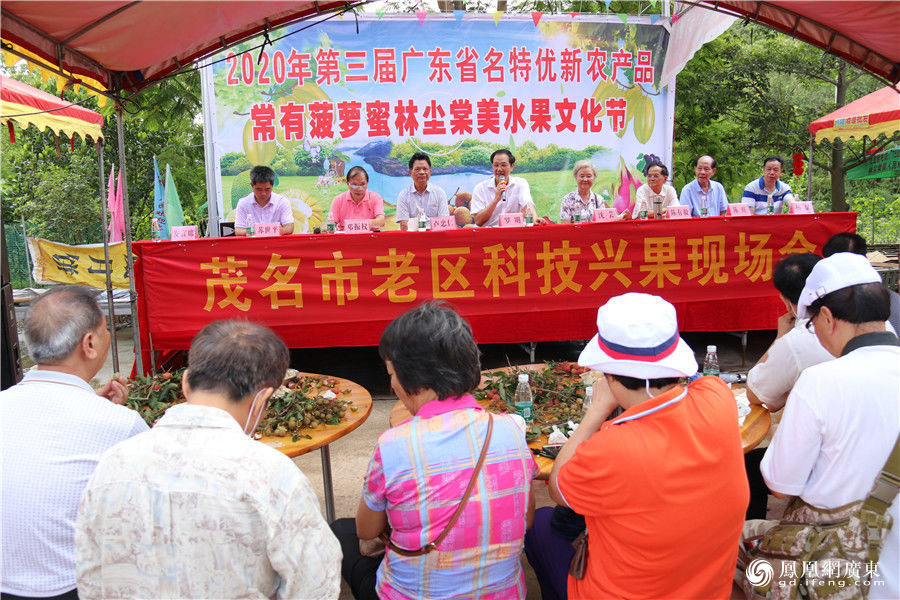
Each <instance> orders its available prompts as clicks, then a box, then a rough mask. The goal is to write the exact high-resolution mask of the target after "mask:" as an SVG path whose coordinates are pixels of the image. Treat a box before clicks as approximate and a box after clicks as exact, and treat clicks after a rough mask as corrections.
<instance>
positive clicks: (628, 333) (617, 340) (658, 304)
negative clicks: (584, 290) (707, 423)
mask: <svg viewBox="0 0 900 600" xmlns="http://www.w3.org/2000/svg"><path fill="white" fill-rule="evenodd" d="M578 364H579V365H581V366H583V367H590V368H592V369H596V370H597V371H602V372H603V373H609V374H611V375H624V376H626V377H635V378H637V379H662V378H668V377H687V376H690V375H693V374H694V373H696V372H697V360H696V359H695V358H694V351H693V350H691V348H690V346H688V345H687V343H686V342H685V341H684V340H683V339H681V337H679V335H678V321H677V319H676V317H675V307H674V306H672V305H671V304H669V303H668V302H666V301H665V300H663V299H662V298H660V297H659V296H652V295H650V294H636V293H629V294H622V295H621V296H616V297H615V298H611V299H610V300H609V302H607V303H606V304H604V305H603V306H601V307H600V308H599V309H598V310H597V335H595V336H594V337H593V338H592V339H591V341H590V342H588V344H587V346H585V347H584V350H582V351H581V356H579V357H578Z"/></svg>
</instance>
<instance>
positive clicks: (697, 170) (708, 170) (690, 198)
mask: <svg viewBox="0 0 900 600" xmlns="http://www.w3.org/2000/svg"><path fill="white" fill-rule="evenodd" d="M694 174H695V175H696V176H697V177H696V178H695V179H694V180H693V181H692V182H690V183H689V184H687V185H686V186H684V187H683V188H681V197H680V198H679V202H680V203H681V204H682V206H690V207H691V216H692V217H701V216H704V215H703V208H704V206H705V208H706V211H707V212H706V214H707V215H708V216H710V217H718V216H720V215H724V214H725V211H726V210H727V209H728V195H727V194H726V193H725V188H723V187H722V184H721V183H719V182H718V181H713V180H712V176H713V175H715V174H716V159H714V158H713V157H712V156H701V157H700V158H698V159H697V164H696V165H694Z"/></svg>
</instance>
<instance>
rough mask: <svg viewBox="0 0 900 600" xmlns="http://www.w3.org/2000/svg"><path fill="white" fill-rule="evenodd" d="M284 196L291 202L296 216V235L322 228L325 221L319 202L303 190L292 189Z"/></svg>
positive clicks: (285, 192)
mask: <svg viewBox="0 0 900 600" xmlns="http://www.w3.org/2000/svg"><path fill="white" fill-rule="evenodd" d="M284 196H285V197H286V198H287V199H288V200H290V201H291V211H292V212H293V214H294V233H310V232H311V231H312V230H313V229H314V228H316V227H320V226H321V225H322V222H323V221H324V218H323V214H322V207H321V206H320V205H319V203H318V201H316V200H315V199H314V198H312V197H311V196H310V195H309V194H307V193H306V192H304V191H303V190H298V189H296V188H291V189H288V190H285V191H284Z"/></svg>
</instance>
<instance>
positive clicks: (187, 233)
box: [172, 225, 200, 242]
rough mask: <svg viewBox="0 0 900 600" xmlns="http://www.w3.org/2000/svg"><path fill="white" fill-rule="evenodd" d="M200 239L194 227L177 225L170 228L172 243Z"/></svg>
mask: <svg viewBox="0 0 900 600" xmlns="http://www.w3.org/2000/svg"><path fill="white" fill-rule="evenodd" d="M199 237H200V234H199V232H198V231H197V226H196V225H179V226H177V227H173V228H172V241H173V242H179V241H182V240H196V239H197V238H199Z"/></svg>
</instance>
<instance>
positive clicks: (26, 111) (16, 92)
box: [0, 75, 119, 371]
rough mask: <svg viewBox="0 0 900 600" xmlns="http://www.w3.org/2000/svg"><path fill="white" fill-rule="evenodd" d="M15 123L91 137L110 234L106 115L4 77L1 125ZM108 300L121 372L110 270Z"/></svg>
mask: <svg viewBox="0 0 900 600" xmlns="http://www.w3.org/2000/svg"><path fill="white" fill-rule="evenodd" d="M13 121H15V122H16V123H18V125H19V126H20V127H21V128H22V129H27V128H28V126H29V125H35V126H36V127H37V128H38V129H39V130H42V131H46V130H47V129H50V130H51V131H53V133H55V134H56V135H59V134H60V133H64V134H66V135H67V136H69V137H70V138H71V137H72V136H73V135H75V134H78V135H80V136H82V137H85V138H91V139H93V140H94V143H95V144H96V146H97V156H98V160H99V168H100V206H101V211H100V212H101V215H102V218H103V231H104V232H105V231H106V226H107V216H106V202H105V201H104V194H103V152H101V151H100V145H101V144H102V141H103V115H101V114H100V113H96V112H94V111H92V110H88V109H86V108H84V107H81V106H78V105H76V104H71V103H69V102H66V101H65V100H60V99H59V98H57V97H56V96H54V95H52V94H48V93H47V92H44V91H42V90H39V89H37V88H34V87H31V86H30V85H28V84H27V83H22V82H21V81H16V80H15V79H10V78H9V77H4V76H2V75H0V125H2V124H9V127H12V122H13ZM104 256H105V258H106V264H107V265H110V260H109V245H108V243H107V241H106V238H105V236H104ZM106 298H107V309H108V312H109V317H108V319H107V323H108V325H109V327H110V329H111V333H112V335H111V344H112V355H113V368H114V369H115V370H116V371H118V370H119V353H118V348H117V343H116V335H115V312H114V309H113V293H112V279H111V277H110V269H109V268H107V269H106Z"/></svg>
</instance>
